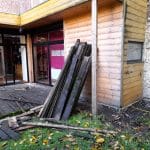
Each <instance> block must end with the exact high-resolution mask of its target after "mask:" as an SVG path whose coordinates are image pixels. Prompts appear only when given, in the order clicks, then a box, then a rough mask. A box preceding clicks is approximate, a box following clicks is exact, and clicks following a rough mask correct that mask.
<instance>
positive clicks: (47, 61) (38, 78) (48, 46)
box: [33, 29, 64, 85]
mask: <svg viewBox="0 0 150 150" xmlns="http://www.w3.org/2000/svg"><path fill="white" fill-rule="evenodd" d="M63 40H64V38H63V30H61V29H57V30H54V29H53V31H49V32H46V33H41V34H37V35H34V36H33V54H34V77H35V82H37V83H42V84H47V85H53V84H54V83H55V81H56V80H57V79H58V76H59V74H60V72H61V70H62V68H63V66H64V41H63Z"/></svg>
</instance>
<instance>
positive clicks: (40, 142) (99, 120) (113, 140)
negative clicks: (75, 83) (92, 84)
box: [0, 87, 150, 150]
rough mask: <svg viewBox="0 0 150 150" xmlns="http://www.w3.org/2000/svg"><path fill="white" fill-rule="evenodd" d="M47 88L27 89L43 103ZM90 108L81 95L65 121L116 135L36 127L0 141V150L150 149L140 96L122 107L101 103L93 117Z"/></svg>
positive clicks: (146, 106)
mask: <svg viewBox="0 0 150 150" xmlns="http://www.w3.org/2000/svg"><path fill="white" fill-rule="evenodd" d="M4 89H5V88H4ZM37 89H38V90H37ZM40 89H41V90H40ZM28 90H29V89H28V87H27V90H25V93H26V94H27V92H29V91H30V90H29V91H28ZM49 90H50V89H49V88H48V87H47V88H46V89H45V87H39V88H37V87H36V88H35V87H34V88H32V91H30V94H31V95H30V97H32V96H33V95H34V97H32V99H33V100H35V99H36V98H37V97H39V98H40V101H39V100H38V99H37V102H41V100H43V101H42V103H43V102H44V100H45V98H46V96H47V94H46V92H47V93H48V91H49ZM8 91H9V90H8ZM17 91H18V90H17ZM20 92H22V91H20ZM43 95H45V98H43ZM1 96H3V95H1ZM24 96H25V95H24ZM34 98H35V99H34ZM0 106H1V105H0ZM90 108H91V105H90V102H89V101H88V100H86V99H85V98H81V99H80V102H79V103H78V105H77V106H76V108H75V110H74V112H73V114H72V116H71V117H70V119H69V120H68V121H67V122H65V123H66V124H70V125H74V126H80V127H84V128H95V129H100V130H103V129H105V130H107V131H110V130H112V131H115V132H116V134H115V135H111V134H90V133H86V132H79V131H69V130H66V131H64V130H63V131H62V130H56V129H47V128H35V129H30V130H27V131H24V132H23V133H21V138H20V139H19V140H18V141H13V140H10V141H3V142H0V150H1V149H2V150H3V149H4V150H28V149H30V150H45V149H51V150H149V149H150V102H149V101H144V100H142V101H140V102H138V103H136V104H134V105H132V106H130V107H128V108H126V109H123V110H121V111H118V110H116V109H113V108H110V107H107V106H102V105H101V106H99V109H98V113H99V115H98V116H97V117H96V118H95V117H93V116H92V115H91V111H90ZM65 123H64V124H65Z"/></svg>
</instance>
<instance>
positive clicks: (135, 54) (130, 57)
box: [127, 42, 143, 62]
mask: <svg viewBox="0 0 150 150" xmlns="http://www.w3.org/2000/svg"><path fill="white" fill-rule="evenodd" d="M142 50H143V43H142V42H129V43H128V50H127V61H129V62H130V61H142Z"/></svg>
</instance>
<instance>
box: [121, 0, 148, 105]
mask: <svg viewBox="0 0 150 150" xmlns="http://www.w3.org/2000/svg"><path fill="white" fill-rule="evenodd" d="M126 2H127V10H126V19H125V40H124V64H123V93H122V95H123V103H122V106H123V107H124V106H127V105H129V104H131V103H134V102H135V101H137V100H138V99H140V98H141V97H142V90H143V63H142V62H141V63H133V64H128V63H127V48H128V41H137V42H144V40H145V26H146V18H147V16H146V15H147V13H146V12H147V1H146V0H127V1H126Z"/></svg>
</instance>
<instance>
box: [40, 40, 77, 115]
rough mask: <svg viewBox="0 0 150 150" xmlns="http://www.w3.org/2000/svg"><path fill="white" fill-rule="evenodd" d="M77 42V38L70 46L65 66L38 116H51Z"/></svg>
mask: <svg viewBox="0 0 150 150" xmlns="http://www.w3.org/2000/svg"><path fill="white" fill-rule="evenodd" d="M79 43H80V40H77V42H76V44H75V46H74V47H72V48H71V51H70V53H69V56H68V58H67V61H66V63H65V66H64V68H63V70H62V71H61V73H60V76H59V79H58V80H57V82H56V83H55V86H54V88H53V89H52V90H51V92H50V93H49V95H48V97H47V99H46V101H45V103H44V107H43V109H42V110H41V111H40V113H39V117H48V116H51V114H52V112H53V109H54V107H55V104H56V102H57V98H58V96H59V95H60V90H61V89H62V86H63V84H64V80H65V79H66V75H67V71H68V68H69V66H70V62H71V60H72V57H73V55H74V54H75V52H76V51H77V49H78V46H79Z"/></svg>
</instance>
